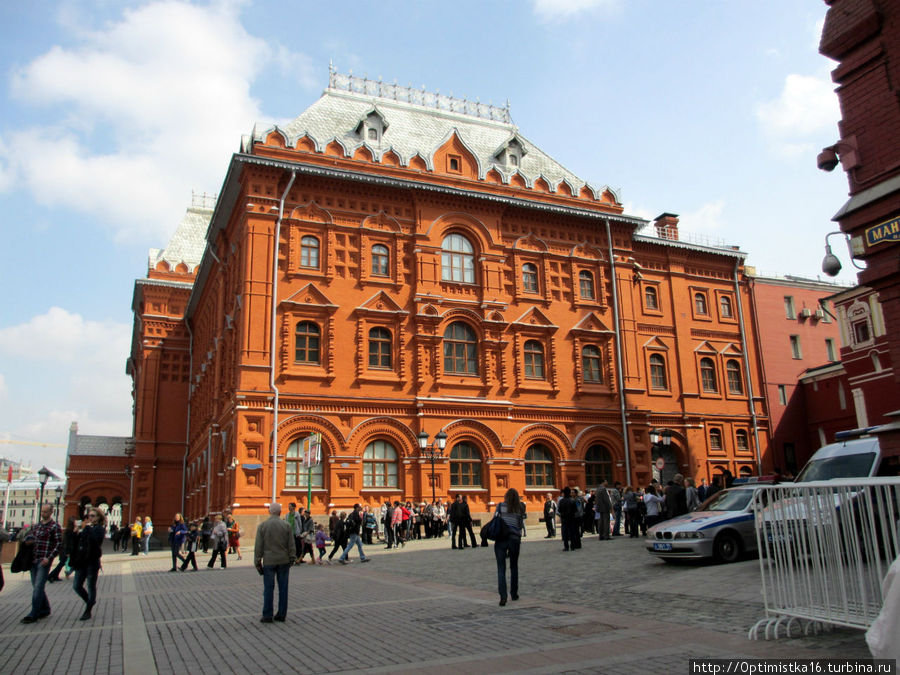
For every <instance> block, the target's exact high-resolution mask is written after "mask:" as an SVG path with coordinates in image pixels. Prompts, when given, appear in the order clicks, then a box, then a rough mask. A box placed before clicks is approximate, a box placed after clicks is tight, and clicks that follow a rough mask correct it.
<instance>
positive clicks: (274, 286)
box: [269, 171, 297, 504]
mask: <svg viewBox="0 0 900 675" xmlns="http://www.w3.org/2000/svg"><path fill="white" fill-rule="evenodd" d="M296 178H297V172H296V171H291V179H290V180H289V181H288V184H287V187H286V188H284V193H283V194H282V195H281V199H280V200H279V202H278V220H277V221H276V223H275V239H274V240H273V241H272V324H271V326H269V334H270V337H271V342H270V344H269V385H270V386H271V387H272V391H273V392H274V394H275V400H274V401H273V405H272V502H271V503H273V504H274V503H275V502H276V500H277V496H278V406H279V395H280V392H279V391H278V385H277V384H275V347H276V342H277V335H278V326H277V321H276V318H277V312H278V242H279V241H281V219H282V218H283V217H284V200H285V199H287V196H288V192H290V189H291V187H293V185H294V180H295V179H296Z"/></svg>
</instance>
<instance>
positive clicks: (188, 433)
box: [181, 320, 194, 513]
mask: <svg viewBox="0 0 900 675" xmlns="http://www.w3.org/2000/svg"><path fill="white" fill-rule="evenodd" d="M184 325H185V326H187V331H188V354H189V358H190V361H189V365H188V400H187V427H186V428H185V430H184V457H182V458H181V512H182V513H184V495H185V492H186V491H187V458H188V454H189V453H190V451H191V399H192V398H193V396H192V394H193V389H194V383H193V382H191V379H192V378H193V377H194V332H193V331H192V330H191V322H190V321H187V320H185V322H184Z"/></svg>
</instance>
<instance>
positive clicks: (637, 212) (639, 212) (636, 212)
mask: <svg viewBox="0 0 900 675" xmlns="http://www.w3.org/2000/svg"><path fill="white" fill-rule="evenodd" d="M622 208H624V209H625V213H626V214H627V215H629V216H637V217H638V218H643V219H644V220H653V219H654V218H656V216H658V215H659V212H657V211H651V210H650V209H648V208H646V207H645V206H642V205H640V204H633V203H631V202H625V203H624V204H623V205H622Z"/></svg>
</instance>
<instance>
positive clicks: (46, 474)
mask: <svg viewBox="0 0 900 675" xmlns="http://www.w3.org/2000/svg"><path fill="white" fill-rule="evenodd" d="M38 476H40V479H41V496H40V499H39V500H38V502H39V504H40V508H44V487H46V485H47V481H48V480H50V476H53V477H54V478H56V475H55V474H54V473H53V472H52V471H51V470H50V469H48V468H47V467H46V466H42V467H41V470H40V471H38ZM38 514H39V515H40V509H38Z"/></svg>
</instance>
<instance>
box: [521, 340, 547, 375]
mask: <svg viewBox="0 0 900 675" xmlns="http://www.w3.org/2000/svg"><path fill="white" fill-rule="evenodd" d="M525 377H527V378H528V379H531V380H543V379H544V346H543V345H542V344H541V343H540V342H538V341H537V340H529V341H528V342H526V343H525Z"/></svg>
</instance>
